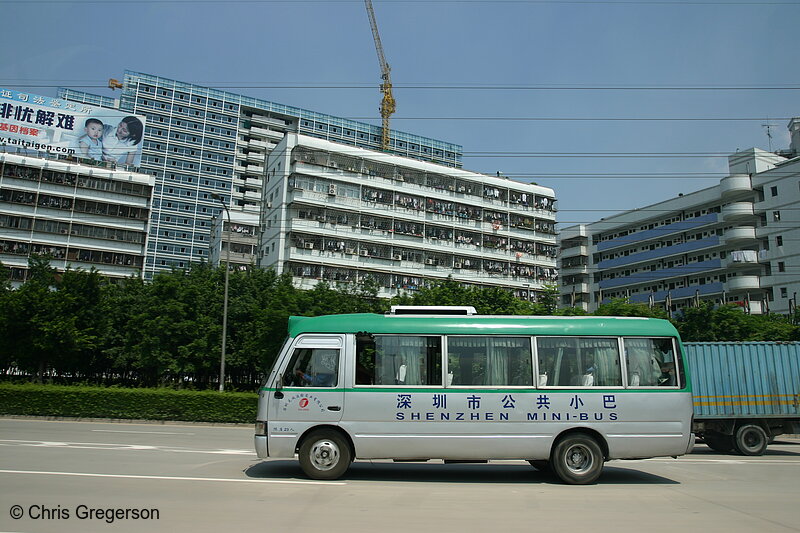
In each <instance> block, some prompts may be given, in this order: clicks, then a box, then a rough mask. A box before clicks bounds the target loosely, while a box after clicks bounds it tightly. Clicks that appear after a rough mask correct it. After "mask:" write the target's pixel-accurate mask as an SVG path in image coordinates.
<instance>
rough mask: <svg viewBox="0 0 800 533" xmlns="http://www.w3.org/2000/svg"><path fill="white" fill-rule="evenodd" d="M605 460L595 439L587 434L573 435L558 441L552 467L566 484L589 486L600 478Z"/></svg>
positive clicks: (551, 463) (552, 456) (552, 458)
mask: <svg viewBox="0 0 800 533" xmlns="http://www.w3.org/2000/svg"><path fill="white" fill-rule="evenodd" d="M603 460H604V457H603V450H601V449H600V445H599V444H598V443H597V441H596V440H595V439H594V438H592V437H590V436H589V435H586V434H585V433H573V434H571V435H567V436H566V437H564V438H562V439H561V440H559V441H558V444H556V446H555V448H554V449H553V454H552V455H551V461H550V466H551V468H552V469H553V471H554V472H555V473H556V475H557V476H558V477H559V478H560V479H561V481H563V482H564V483H567V484H568V485H588V484H590V483H594V482H595V481H597V478H598V477H600V473H601V472H602V471H603Z"/></svg>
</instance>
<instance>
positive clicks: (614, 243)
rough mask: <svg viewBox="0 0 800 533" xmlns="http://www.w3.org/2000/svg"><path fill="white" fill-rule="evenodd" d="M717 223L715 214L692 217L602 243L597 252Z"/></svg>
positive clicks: (717, 219) (717, 218)
mask: <svg viewBox="0 0 800 533" xmlns="http://www.w3.org/2000/svg"><path fill="white" fill-rule="evenodd" d="M718 221H719V217H718V215H717V214H716V213H708V214H706V215H702V216H699V217H694V218H690V219H687V220H681V221H680V222H673V223H672V224H667V225H665V226H659V227H657V228H653V229H649V230H645V231H637V232H636V233H631V234H629V235H625V236H623V237H617V238H616V239H612V240H610V241H602V242H600V243H598V245H597V251H598V252H603V251H606V250H610V249H612V248H619V247H621V246H629V245H631V244H634V243H637V242H644V241H650V240H655V239H658V240H660V239H663V238H665V237H668V236H669V235H673V234H676V233H682V232H684V231H690V230H695V229H698V228H701V227H703V226H708V225H710V224H716V223H717V222H718Z"/></svg>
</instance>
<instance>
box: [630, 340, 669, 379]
mask: <svg viewBox="0 0 800 533" xmlns="http://www.w3.org/2000/svg"><path fill="white" fill-rule="evenodd" d="M624 342H625V361H626V364H627V366H628V386H629V387H672V386H675V385H677V384H678V383H677V378H676V373H675V350H674V348H673V343H672V339H643V338H626V339H624Z"/></svg>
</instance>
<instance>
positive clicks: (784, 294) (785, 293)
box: [781, 287, 789, 298]
mask: <svg viewBox="0 0 800 533" xmlns="http://www.w3.org/2000/svg"><path fill="white" fill-rule="evenodd" d="M788 297H789V291H788V290H787V289H786V287H781V298H788Z"/></svg>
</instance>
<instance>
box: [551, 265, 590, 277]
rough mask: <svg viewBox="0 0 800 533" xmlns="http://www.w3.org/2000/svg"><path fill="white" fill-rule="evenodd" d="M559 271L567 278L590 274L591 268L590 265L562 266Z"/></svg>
mask: <svg viewBox="0 0 800 533" xmlns="http://www.w3.org/2000/svg"><path fill="white" fill-rule="evenodd" d="M558 270H559V274H560V275H561V276H565V275H568V274H586V273H588V272H589V266H588V265H574V266H561V267H560V268H559V269H558Z"/></svg>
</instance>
